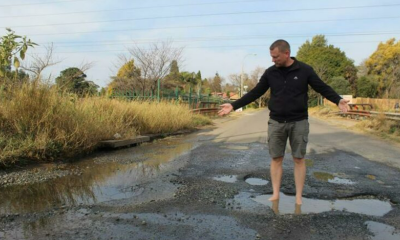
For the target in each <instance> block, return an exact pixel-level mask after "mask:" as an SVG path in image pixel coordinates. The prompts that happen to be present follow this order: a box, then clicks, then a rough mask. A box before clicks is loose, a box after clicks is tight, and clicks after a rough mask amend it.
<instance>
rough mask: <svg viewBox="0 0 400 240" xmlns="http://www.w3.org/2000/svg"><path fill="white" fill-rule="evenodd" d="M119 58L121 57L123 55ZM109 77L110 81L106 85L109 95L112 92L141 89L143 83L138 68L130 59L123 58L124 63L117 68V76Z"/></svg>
mask: <svg viewBox="0 0 400 240" xmlns="http://www.w3.org/2000/svg"><path fill="white" fill-rule="evenodd" d="M120 59H123V57H122V58H120ZM111 79H112V81H111V83H110V84H109V85H108V94H109V95H111V94H112V93H114V92H127V91H133V90H134V89H140V90H142V89H143V86H144V85H145V83H144V81H143V79H142V78H141V72H140V69H139V68H137V67H135V64H134V61H133V60H132V59H130V60H127V59H125V63H124V64H123V65H122V66H121V67H120V69H119V70H118V73H117V76H115V77H111Z"/></svg>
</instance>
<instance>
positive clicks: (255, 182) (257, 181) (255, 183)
mask: <svg viewBox="0 0 400 240" xmlns="http://www.w3.org/2000/svg"><path fill="white" fill-rule="evenodd" d="M245 182H247V183H248V184H250V185H253V186H264V185H267V184H268V183H269V181H267V180H264V179H262V178H247V179H246V180H245Z"/></svg>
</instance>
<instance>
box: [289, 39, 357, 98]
mask: <svg viewBox="0 0 400 240" xmlns="http://www.w3.org/2000/svg"><path fill="white" fill-rule="evenodd" d="M297 59H298V60H300V61H302V62H305V63H307V64H309V65H311V66H312V67H313V68H314V70H315V72H316V73H317V74H318V76H319V77H320V78H321V79H322V80H323V81H324V82H326V83H327V84H331V82H332V79H333V78H334V77H339V76H340V77H343V78H345V79H346V80H347V81H348V82H349V83H350V84H351V89H352V92H354V91H355V88H356V87H355V79H356V74H357V69H356V67H355V66H354V63H353V60H351V59H349V58H347V57H346V54H345V53H344V52H342V51H341V50H340V49H339V48H336V47H334V46H333V45H328V41H327V40H326V38H325V36H324V35H316V36H314V37H313V39H312V41H311V42H310V41H308V40H307V41H306V42H305V43H304V44H303V45H302V46H301V47H300V48H299V51H298V52H297ZM317 103H318V94H317V93H316V92H315V91H313V90H311V91H310V93H309V104H310V105H311V106H313V105H314V104H317Z"/></svg>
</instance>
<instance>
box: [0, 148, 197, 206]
mask: <svg viewBox="0 0 400 240" xmlns="http://www.w3.org/2000/svg"><path fill="white" fill-rule="evenodd" d="M159 145H160V146H159V148H158V150H160V151H158V152H157V153H146V152H143V153H142V154H141V156H144V159H147V160H146V161H142V162H135V163H128V164H123V163H116V162H113V163H101V164H96V163H95V160H94V159H90V160H86V161H84V162H80V163H77V164H72V165H71V167H75V168H76V167H77V166H78V167H79V168H81V169H82V170H83V174H82V175H80V176H77V175H71V176H66V177H62V178H57V179H54V180H50V181H47V182H42V183H35V184H31V185H18V186H9V187H5V188H2V189H1V190H0V191H1V194H0V213H1V214H10V213H27V212H37V211H44V210H47V209H50V208H52V207H61V206H64V205H67V206H70V205H78V204H80V203H83V204H92V203H99V202H104V201H109V200H115V199H124V198H130V197H134V196H138V195H140V194H142V193H143V191H144V189H143V188H142V187H140V184H141V183H143V182H146V181H148V180H149V179H151V178H154V177H156V176H157V175H158V174H159V173H160V171H163V170H164V169H167V168H170V167H169V166H168V164H167V163H168V162H170V161H171V160H173V159H174V158H176V157H178V156H180V155H182V154H184V153H186V152H188V151H190V150H191V149H192V147H193V144H192V143H179V142H175V143H172V144H171V143H169V145H168V148H167V146H165V145H163V144H162V142H161V141H160V143H159ZM135 151H136V150H135ZM137 151H139V152H140V151H141V150H140V147H138V150H137ZM145 151H147V152H148V149H147V150H145ZM131 154H132V155H133V154H135V153H131ZM139 154H140V153H139ZM110 155H116V156H117V157H118V152H115V153H111V154H110ZM132 159H134V157H133V156H132ZM142 159H143V158H142Z"/></svg>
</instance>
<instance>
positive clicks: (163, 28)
mask: <svg viewBox="0 0 400 240" xmlns="http://www.w3.org/2000/svg"><path fill="white" fill-rule="evenodd" d="M398 18H400V16H398V17H372V18H347V19H322V20H294V21H278V22H253V23H232V24H212V25H192V26H176V27H157V28H130V29H119V30H99V31H84V32H71V33H49V34H47V33H44V34H29V36H48V35H68V34H86V33H106V32H128V31H148V30H170V29H186V28H206V27H232V26H247V25H251V26H254V25H268V24H288V23H314V22H341V21H360V20H382V19H398ZM59 43H61V42H59Z"/></svg>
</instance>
